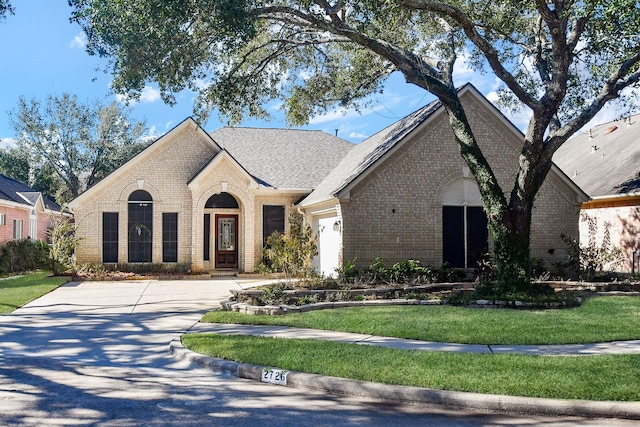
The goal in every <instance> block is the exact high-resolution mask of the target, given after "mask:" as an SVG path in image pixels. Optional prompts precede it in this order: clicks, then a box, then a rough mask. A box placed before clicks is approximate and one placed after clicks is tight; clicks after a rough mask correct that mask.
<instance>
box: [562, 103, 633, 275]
mask: <svg viewBox="0 0 640 427" xmlns="http://www.w3.org/2000/svg"><path fill="white" fill-rule="evenodd" d="M553 160H554V162H555V163H556V164H557V165H558V166H559V167H560V168H562V169H563V170H564V171H565V172H566V174H567V175H569V176H570V177H571V179H572V180H573V181H574V182H575V183H576V184H577V185H578V186H580V188H582V189H583V190H584V191H585V192H586V193H587V194H588V195H589V196H590V197H591V199H590V200H589V201H587V202H585V203H583V204H582V212H583V213H584V214H586V215H587V216H588V217H590V218H592V219H594V220H595V223H596V228H595V230H594V231H595V236H594V237H595V238H596V244H598V245H600V244H601V243H602V239H603V238H604V232H605V230H606V229H607V228H608V231H609V237H610V241H611V244H612V245H613V246H617V247H619V248H620V249H622V251H623V262H622V264H620V265H618V266H617V269H618V270H619V271H621V272H631V271H632V270H635V271H638V260H639V259H640V252H639V251H640V115H634V116H630V117H627V118H625V119H622V120H618V121H612V122H608V123H604V124H601V125H598V126H595V127H593V128H591V129H589V130H587V131H586V132H584V133H582V134H580V135H577V136H576V137H574V138H572V139H570V140H569V141H567V142H565V143H564V144H563V145H562V146H561V147H560V148H559V149H558V151H557V152H556V153H555V155H554V157H553ZM607 225H608V226H607ZM589 234H590V231H589V222H588V221H581V222H580V240H581V241H582V242H588V240H589ZM634 261H635V265H632V264H633V262H634Z"/></svg>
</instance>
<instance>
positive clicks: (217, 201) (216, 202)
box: [204, 193, 238, 209]
mask: <svg viewBox="0 0 640 427" xmlns="http://www.w3.org/2000/svg"><path fill="white" fill-rule="evenodd" d="M204 207H205V208H206V209H216V208H218V209H219V208H226V209H238V201H237V200H236V198H235V197H233V196H232V195H231V194H229V193H218V194H214V195H213V196H211V197H209V199H208V200H207V203H205V204H204Z"/></svg>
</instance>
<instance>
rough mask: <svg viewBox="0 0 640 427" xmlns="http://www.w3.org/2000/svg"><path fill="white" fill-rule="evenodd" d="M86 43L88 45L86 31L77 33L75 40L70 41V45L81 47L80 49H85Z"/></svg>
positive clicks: (71, 46)
mask: <svg viewBox="0 0 640 427" xmlns="http://www.w3.org/2000/svg"><path fill="white" fill-rule="evenodd" d="M86 45H87V35H86V34H85V33H80V34H77V35H76V36H75V37H74V38H73V40H71V41H70V42H69V47H70V48H72V49H73V48H76V47H79V48H80V49H84V48H85V46H86Z"/></svg>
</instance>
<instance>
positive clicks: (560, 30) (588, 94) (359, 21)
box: [69, 0, 640, 283]
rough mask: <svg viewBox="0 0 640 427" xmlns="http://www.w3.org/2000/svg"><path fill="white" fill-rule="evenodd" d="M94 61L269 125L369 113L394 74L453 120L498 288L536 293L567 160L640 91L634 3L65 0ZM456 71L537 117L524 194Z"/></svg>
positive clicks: (138, 84) (132, 85)
mask: <svg viewBox="0 0 640 427" xmlns="http://www.w3.org/2000/svg"><path fill="white" fill-rule="evenodd" d="M69 3H70V5H71V6H72V7H73V15H72V20H73V21H75V22H78V23H79V24H80V25H81V26H82V27H83V28H84V30H85V31H86V33H87V35H88V45H87V49H88V52H89V53H91V54H97V55H101V56H104V57H107V58H110V60H111V63H110V66H111V67H112V71H113V74H114V88H115V89H116V90H117V91H119V92H122V93H127V94H129V95H132V96H136V95H139V93H140V91H141V90H142V89H143V87H144V85H145V84H146V83H147V82H149V81H154V82H157V84H158V85H159V87H160V90H161V92H162V96H163V99H164V100H165V101H167V102H169V103H171V102H173V100H174V94H175V93H176V92H178V91H180V90H182V89H184V88H190V89H193V90H195V91H197V92H198V94H199V95H198V98H197V100H196V103H195V111H196V113H197V115H198V116H200V117H206V116H207V115H208V114H209V113H211V112H212V111H214V109H215V108H217V109H218V111H219V112H220V113H221V114H222V115H223V116H225V117H227V118H228V119H229V120H230V121H231V122H233V123H237V122H239V121H240V120H241V119H242V118H243V117H245V116H247V115H249V116H254V117H263V118H264V117H267V116H268V115H269V114H268V111H267V110H266V108H265V105H266V104H267V102H268V101H270V100H274V99H282V100H284V105H283V110H284V113H285V114H286V117H287V120H288V122H289V123H290V124H292V125H297V124H304V123H307V122H308V120H309V118H310V117H311V116H313V115H317V114H321V113H323V112H325V111H327V110H329V109H331V108H334V107H336V106H341V107H352V108H359V107H362V106H363V105H366V104H367V103H368V102H371V97H370V95H371V94H373V93H376V92H379V91H382V90H383V88H384V82H385V80H386V78H387V77H388V76H389V75H390V74H391V73H393V72H400V73H402V74H403V75H404V77H405V79H406V81H407V82H408V83H409V84H413V85H415V86H416V87H417V88H421V89H423V90H427V91H429V92H431V93H433V94H434V95H435V96H436V97H437V98H438V99H439V100H440V101H441V102H442V104H443V106H444V107H445V109H446V111H447V113H448V115H449V119H450V123H451V128H452V130H453V132H454V135H455V138H456V140H457V142H458V144H459V147H460V151H461V154H462V156H463V158H464V160H465V161H466V163H467V164H468V165H469V168H470V170H471V171H472V173H473V175H474V177H475V179H476V182H477V183H478V186H479V188H480V191H481V194H482V197H483V203H484V209H485V211H486V213H487V216H488V218H489V228H490V231H491V233H492V235H493V238H494V241H495V243H496V248H495V255H496V259H497V261H498V264H499V270H500V271H502V272H503V274H502V275H501V278H502V279H504V280H508V281H515V282H519V283H524V282H528V271H529V267H528V265H529V252H528V250H529V238H530V222H531V212H532V207H533V202H534V199H535V195H536V194H537V192H538V189H539V188H540V186H541V185H542V182H543V181H544V179H545V177H546V175H547V173H548V171H549V170H550V168H551V164H552V163H551V158H552V156H553V153H554V152H555V151H556V150H557V148H558V147H559V146H560V145H561V144H562V143H564V142H565V141H566V140H567V139H568V138H569V137H570V136H571V135H573V134H575V133H576V132H577V131H578V130H579V129H580V128H582V127H583V126H584V125H585V124H586V123H587V122H589V120H591V119H592V118H593V117H594V116H595V115H596V113H597V112H598V111H600V110H601V109H602V108H603V106H604V105H605V104H606V103H607V102H609V101H611V100H613V99H620V100H621V101H622V104H624V103H627V104H626V105H632V104H633V102H634V99H632V97H633V95H634V94H635V92H634V91H632V90H630V89H631V88H635V87H637V85H638V81H639V80H640V69H639V67H638V63H639V61H640V37H639V36H638V28H640V13H639V8H640V6H639V4H638V3H637V1H635V0H583V1H572V0H501V1H495V0H451V1H430V0H385V1H380V0H360V1H356V0H333V1H329V0H305V1H298V2H294V1H287V0H276V1H271V2H259V1H254V0H199V1H196V0H191V1H189V0H186V1H180V2H176V1H170V0H121V1H117V2H115V1H108V0H69ZM456 61H458V62H461V61H464V62H466V65H468V66H469V67H472V68H474V69H476V70H478V71H480V72H492V73H494V74H495V75H496V76H497V77H498V78H499V79H500V80H501V81H502V83H503V86H502V89H501V92H500V96H501V100H502V102H503V103H504V105H506V106H509V107H510V108H526V109H528V110H529V111H530V112H531V120H530V122H529V125H528V127H527V129H526V130H525V138H524V141H523V146H522V150H521V154H520V159H519V164H518V165H514V177H515V179H514V183H513V188H512V189H510V191H509V189H502V188H501V187H500V185H499V183H498V182H497V179H496V177H495V175H494V173H493V171H492V169H491V166H490V165H489V163H488V162H487V160H486V159H485V158H484V156H483V155H482V152H481V150H480V149H479V147H478V144H477V141H476V139H475V136H474V134H473V132H472V130H471V128H470V126H469V124H468V120H467V119H466V116H465V113H464V109H463V108H462V105H461V103H460V100H459V99H458V95H457V92H456V87H455V85H454V82H453V70H454V64H455V63H456Z"/></svg>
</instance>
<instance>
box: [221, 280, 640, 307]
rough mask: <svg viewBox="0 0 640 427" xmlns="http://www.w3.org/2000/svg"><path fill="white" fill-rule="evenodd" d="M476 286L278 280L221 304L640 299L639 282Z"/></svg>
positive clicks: (569, 303)
mask: <svg viewBox="0 0 640 427" xmlns="http://www.w3.org/2000/svg"><path fill="white" fill-rule="evenodd" d="M476 285H477V283H475V282H456V283H434V284H425V285H414V286H412V285H396V286H393V285H385V286H380V287H376V286H375V285H369V286H364V287H356V288H349V287H346V286H344V287H342V288H338V289H309V288H308V287H306V285H304V284H302V285H301V284H298V283H297V282H286V283H283V282H279V283H276V284H273V285H267V286H261V287H259V288H256V289H245V290H238V291H232V292H231V294H232V296H231V298H230V299H229V300H227V301H223V302H222V303H221V307H222V309H223V310H230V311H235V312H240V313H248V314H266V315H283V314H287V313H297V312H305V311H311V310H325V309H331V308H343V307H355V306H362V305H434V304H445V303H446V304H454V305H464V306H467V307H478V308H512V309H558V308H568V307H576V306H579V305H580V304H581V303H582V301H583V299H584V298H585V297H589V296H595V295H616V294H623V295H640V283H639V282H610V283H596V282H572V281H553V282H539V283H536V284H535V285H536V286H538V287H549V288H550V289H552V290H553V293H552V295H548V294H547V295H541V296H540V297H539V298H538V299H537V300H536V299H533V300H524V299H517V298H514V299H505V298H473V297H472V295H473V291H474V289H475V288H476Z"/></svg>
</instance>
